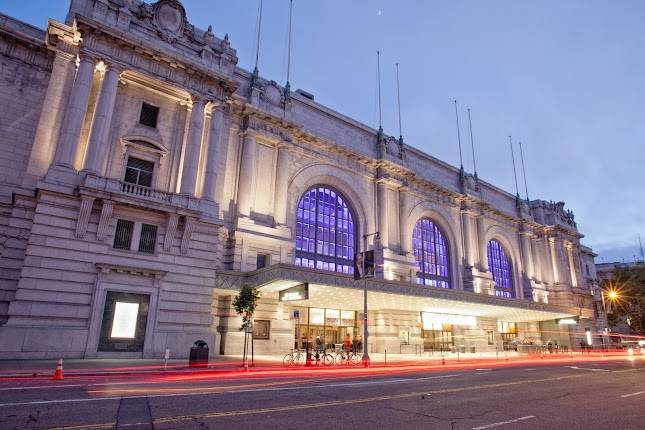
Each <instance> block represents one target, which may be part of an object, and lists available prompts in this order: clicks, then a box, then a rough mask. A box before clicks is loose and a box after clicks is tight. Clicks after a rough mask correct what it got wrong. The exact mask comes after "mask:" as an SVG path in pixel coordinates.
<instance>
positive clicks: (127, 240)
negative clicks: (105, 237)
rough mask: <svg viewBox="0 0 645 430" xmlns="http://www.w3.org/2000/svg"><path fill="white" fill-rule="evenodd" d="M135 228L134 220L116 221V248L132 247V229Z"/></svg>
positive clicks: (127, 248)
mask: <svg viewBox="0 0 645 430" xmlns="http://www.w3.org/2000/svg"><path fill="white" fill-rule="evenodd" d="M133 230H134V222H132V221H128V220H124V219H120V220H118V221H117V223H116V232H115V234H114V248H115V249H126V250H129V249H130V245H131V244H132V231H133Z"/></svg>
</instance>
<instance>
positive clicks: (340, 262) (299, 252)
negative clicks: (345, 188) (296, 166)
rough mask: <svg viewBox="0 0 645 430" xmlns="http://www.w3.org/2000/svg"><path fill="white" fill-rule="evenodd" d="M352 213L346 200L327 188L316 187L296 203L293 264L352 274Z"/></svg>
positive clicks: (353, 226)
mask: <svg viewBox="0 0 645 430" xmlns="http://www.w3.org/2000/svg"><path fill="white" fill-rule="evenodd" d="M354 240H355V225H354V216H353V213H352V211H351V209H350V208H349V206H348V205H347V201H346V200H345V199H344V198H343V197H342V196H341V195H340V194H338V193H337V192H336V191H334V190H333V189H331V188H327V187H323V186H316V187H314V188H312V189H310V190H309V191H307V192H306V193H305V194H304V195H303V196H302V198H301V199H300V202H299V203H298V212H297V214H296V264H297V265H298V266H304V267H311V268H316V269H322V270H331V271H334V272H342V273H354V243H355V242H354Z"/></svg>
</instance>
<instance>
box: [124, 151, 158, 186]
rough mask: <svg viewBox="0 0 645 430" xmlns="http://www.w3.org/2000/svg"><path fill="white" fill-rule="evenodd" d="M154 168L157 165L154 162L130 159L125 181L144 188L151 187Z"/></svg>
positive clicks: (126, 168)
mask: <svg viewBox="0 0 645 430" xmlns="http://www.w3.org/2000/svg"><path fill="white" fill-rule="evenodd" d="M154 168H155V163H153V162H152V161H147V160H142V159H140V158H135V157H128V164H127V165H126V166H125V177H124V178H123V181H124V182H128V183H130V184H135V185H141V186H143V187H151V186H152V171H153V170H154Z"/></svg>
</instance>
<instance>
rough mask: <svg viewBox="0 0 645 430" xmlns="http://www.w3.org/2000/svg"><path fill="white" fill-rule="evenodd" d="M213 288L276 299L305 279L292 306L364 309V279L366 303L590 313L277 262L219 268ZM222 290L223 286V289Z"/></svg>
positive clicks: (484, 312) (553, 315)
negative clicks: (248, 289)
mask: <svg viewBox="0 0 645 430" xmlns="http://www.w3.org/2000/svg"><path fill="white" fill-rule="evenodd" d="M216 278H217V282H218V285H217V286H216V288H218V289H224V290H229V291H230V290H231V289H238V288H239V287H240V286H241V285H242V284H243V283H245V284H248V285H251V286H254V287H259V288H260V290H261V291H262V293H263V296H265V297H272V298H276V299H277V298H278V292H279V291H282V290H284V289H286V288H290V287H292V286H294V285H297V284H300V283H303V282H307V283H309V299H308V300H295V301H291V302H290V303H293V304H294V305H301V306H314V307H321V308H339V307H342V308H343V309H353V310H359V311H360V310H362V309H363V288H364V285H365V284H364V283H365V282H367V289H368V308H369V309H370V310H379V309H392V310H405V311H417V312H435V313H443V314H455V315H469V316H476V317H488V318H496V319H500V320H504V321H514V322H526V321H547V320H553V319H557V318H566V317H572V316H581V317H583V318H591V317H593V315H591V314H589V313H590V311H589V310H587V309H579V308H570V307H563V306H555V305H549V304H545V303H535V302H532V301H528V300H516V299H504V298H500V297H495V296H490V295H484V294H476V293H470V292H466V291H459V290H447V289H441V288H432V287H425V286H421V285H417V284H409V283H404V282H397V281H387V280H382V279H370V280H367V281H363V280H360V281H355V280H354V278H353V277H351V276H350V275H344V274H341V273H334V272H324V271H320V270H314V269H308V268H303V267H299V266H293V265H287V264H277V265H274V266H270V267H267V268H264V269H260V270H256V271H254V272H246V273H240V272H218V274H217V276H216ZM222 292H223V293H224V291H222Z"/></svg>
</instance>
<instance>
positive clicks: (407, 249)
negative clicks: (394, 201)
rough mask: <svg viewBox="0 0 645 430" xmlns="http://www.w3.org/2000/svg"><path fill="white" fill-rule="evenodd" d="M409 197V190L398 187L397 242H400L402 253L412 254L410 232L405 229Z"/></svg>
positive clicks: (406, 226)
mask: <svg viewBox="0 0 645 430" xmlns="http://www.w3.org/2000/svg"><path fill="white" fill-rule="evenodd" d="M409 198H410V196H409V191H408V190H407V189H405V188H399V235H400V240H399V243H400V244H401V253H402V254H403V255H408V254H412V232H411V231H407V228H408V211H409Z"/></svg>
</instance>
